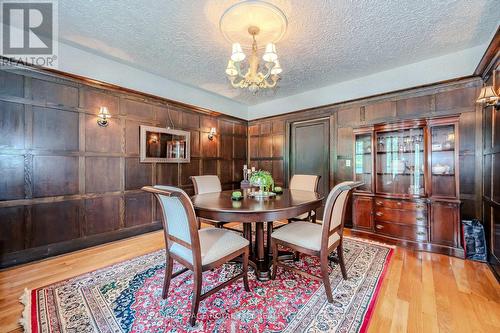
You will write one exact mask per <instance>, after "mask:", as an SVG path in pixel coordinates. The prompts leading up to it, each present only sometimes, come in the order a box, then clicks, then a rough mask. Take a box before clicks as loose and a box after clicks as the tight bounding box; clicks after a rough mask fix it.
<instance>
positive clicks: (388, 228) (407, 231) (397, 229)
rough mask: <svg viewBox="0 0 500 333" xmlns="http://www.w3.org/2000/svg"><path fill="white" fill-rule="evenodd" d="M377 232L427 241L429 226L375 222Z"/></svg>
mask: <svg viewBox="0 0 500 333" xmlns="http://www.w3.org/2000/svg"><path fill="white" fill-rule="evenodd" d="M375 232H377V233H378V234H381V235H387V236H391V237H396V238H402V239H408V240H415V241H421V242H426V241H427V238H428V235H427V227H425V226H410V225H401V224H395V223H390V222H381V221H379V222H375Z"/></svg>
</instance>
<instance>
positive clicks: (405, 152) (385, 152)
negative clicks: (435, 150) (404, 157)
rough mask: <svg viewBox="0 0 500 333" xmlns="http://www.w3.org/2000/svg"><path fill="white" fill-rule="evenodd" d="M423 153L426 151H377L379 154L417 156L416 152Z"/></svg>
mask: <svg viewBox="0 0 500 333" xmlns="http://www.w3.org/2000/svg"><path fill="white" fill-rule="evenodd" d="M417 151H418V152H421V153H423V152H424V150H423V149H419V150H412V151H399V150H390V151H380V150H379V151H377V154H389V153H390V154H415V152H417Z"/></svg>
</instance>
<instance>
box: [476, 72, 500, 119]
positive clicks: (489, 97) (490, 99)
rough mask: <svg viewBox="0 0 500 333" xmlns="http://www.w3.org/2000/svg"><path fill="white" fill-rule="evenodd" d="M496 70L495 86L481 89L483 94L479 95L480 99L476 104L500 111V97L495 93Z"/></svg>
mask: <svg viewBox="0 0 500 333" xmlns="http://www.w3.org/2000/svg"><path fill="white" fill-rule="evenodd" d="M496 72H497V71H496V70H495V71H493V74H492V75H493V85H492V86H486V87H482V88H481V92H480V93H479V97H478V98H477V99H476V103H485V104H486V106H493V107H494V108H495V110H497V111H498V110H500V97H499V96H498V94H497V92H496V91H495V87H496V84H495V77H496Z"/></svg>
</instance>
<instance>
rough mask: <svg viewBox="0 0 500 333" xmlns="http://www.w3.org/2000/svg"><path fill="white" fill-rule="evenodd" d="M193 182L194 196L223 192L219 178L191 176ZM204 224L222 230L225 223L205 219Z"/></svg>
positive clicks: (213, 176) (214, 176)
mask: <svg viewBox="0 0 500 333" xmlns="http://www.w3.org/2000/svg"><path fill="white" fill-rule="evenodd" d="M189 178H190V179H191V181H192V182H193V186H194V194H204V193H217V192H221V191H222V185H221V182H220V179H219V176H216V175H205V176H191V177H189ZM203 222H204V223H207V224H211V225H213V226H215V227H217V228H222V226H223V225H224V224H225V223H224V222H219V221H213V220H207V219H203Z"/></svg>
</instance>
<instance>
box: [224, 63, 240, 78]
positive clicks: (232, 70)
mask: <svg viewBox="0 0 500 333" xmlns="http://www.w3.org/2000/svg"><path fill="white" fill-rule="evenodd" d="M226 74H227V75H229V76H236V75H238V70H237V69H236V66H235V65H234V61H233V60H229V61H228V63H227V67H226Z"/></svg>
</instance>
